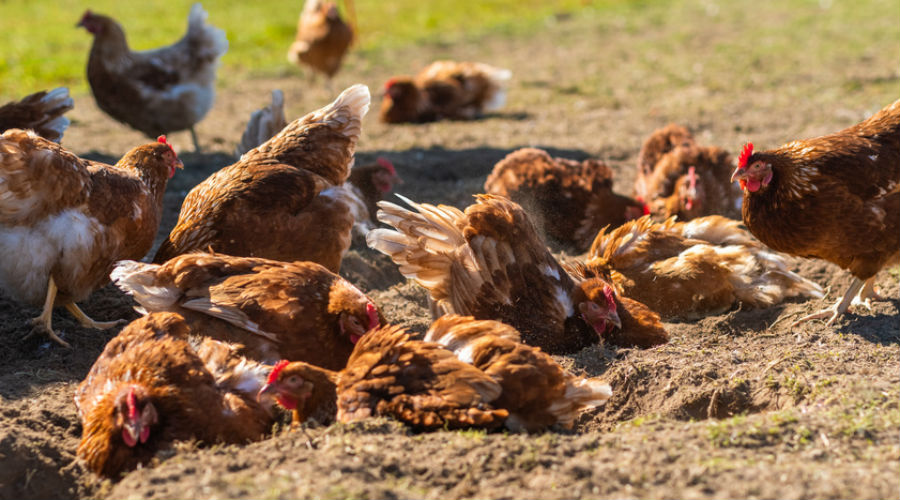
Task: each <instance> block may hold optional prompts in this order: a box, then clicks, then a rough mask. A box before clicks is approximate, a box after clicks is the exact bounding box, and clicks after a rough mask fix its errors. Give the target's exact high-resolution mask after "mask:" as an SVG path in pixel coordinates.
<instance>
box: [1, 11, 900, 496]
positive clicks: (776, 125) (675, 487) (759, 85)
mask: <svg viewBox="0 0 900 500" xmlns="http://www.w3.org/2000/svg"><path fill="white" fill-rule="evenodd" d="M699 24H703V23H699ZM679 29H681V28H678V27H672V26H666V25H662V26H661V27H659V28H658V29H657V30H655V31H653V32H635V31H634V30H631V29H628V26H626V23H624V22H621V23H620V22H619V20H617V19H609V20H597V19H590V20H583V19H571V18H560V19H558V20H556V21H554V22H550V23H548V25H547V26H546V27H545V28H544V29H542V30H540V31H539V32H537V33H535V35H534V36H533V37H529V38H527V39H521V38H517V39H510V38H504V37H502V36H494V37H489V38H484V39H478V40H470V41H467V42H465V43H460V44H456V45H453V46H452V47H451V46H438V45H436V46H426V47H418V48H409V49H407V50H404V51H399V52H398V53H395V54H392V56H391V58H390V59H389V60H385V61H375V62H372V61H368V60H366V59H364V58H363V57H362V56H361V55H358V54H357V55H354V56H353V57H352V58H351V60H350V61H349V65H348V67H347V68H346V69H345V70H344V71H343V72H342V73H341V74H340V75H338V77H337V79H336V81H335V82H334V85H333V88H332V90H331V91H329V90H328V89H326V88H324V86H323V85H322V84H321V83H316V84H311V83H310V82H309V81H307V80H305V79H304V78H302V77H297V76H296V75H292V76H285V77H279V78H266V79H259V78H257V79H247V80H241V81H236V82H229V84H227V85H225V86H224V88H222V89H221V90H220V92H219V95H218V98H217V102H216V106H215V108H214V109H213V111H212V112H211V113H210V115H209V117H208V118H207V119H206V120H205V121H204V122H202V123H201V124H200V126H199V129H198V132H199V135H200V137H201V142H202V146H203V148H204V152H203V153H192V152H184V153H182V158H183V160H184V163H185V166H186V169H185V171H183V172H179V173H178V174H177V176H176V177H175V179H174V180H173V182H172V183H171V184H170V187H169V189H168V192H167V194H166V217H165V220H164V222H163V226H162V227H161V228H160V238H161V237H162V235H163V234H166V233H167V232H168V230H169V229H170V228H171V226H172V225H173V224H174V221H175V218H176V216H177V213H178V210H179V207H180V203H181V199H182V198H183V197H184V195H185V194H186V192H187V191H188V190H189V189H190V187H191V186H193V185H194V184H196V183H197V182H199V181H200V180H202V179H203V178H205V177H206V176H207V175H209V174H210V173H211V172H213V171H215V170H216V169H218V168H221V167H222V166H225V165H227V164H229V163H230V162H231V161H233V157H232V156H231V150H232V148H233V147H234V144H235V143H236V142H237V140H238V139H239V137H240V133H241V130H242V128H243V125H244V123H245V120H246V118H247V116H249V113H250V111H251V110H253V109H255V108H257V107H259V106H261V105H263V104H265V103H266V102H267V101H268V93H269V91H270V90H271V89H273V88H281V89H283V90H284V91H285V95H286V102H287V108H288V109H287V111H288V116H300V115H302V114H304V113H305V112H307V111H310V110H312V109H315V108H318V107H320V106H321V105H323V104H325V103H326V102H328V101H330V100H331V99H332V98H333V96H334V95H335V94H336V91H337V90H339V89H340V88H344V87H346V86H348V85H349V84H351V83H355V82H357V81H361V82H364V83H367V84H369V85H370V87H371V88H372V89H373V91H374V92H375V93H376V94H377V92H378V90H377V89H378V88H379V86H380V83H381V82H383V81H384V80H385V79H386V78H387V77H388V76H390V74H391V73H397V72H409V71H413V70H414V69H415V68H417V67H419V66H421V65H423V64H425V63H427V62H428V61H430V60H431V59H432V58H434V57H452V58H457V59H478V60H483V61H486V62H492V63H494V64H497V65H499V66H504V67H509V68H512V69H513V70H514V73H515V79H514V82H513V85H512V88H511V90H510V98H509V102H508V105H507V106H506V108H505V109H504V110H503V111H502V112H500V113H498V114H496V115H493V116H490V117H487V118H486V119H484V120H481V121H478V122H472V123H459V122H456V123H454V122H449V123H437V124H429V125H419V126H392V127H388V126H385V125H383V124H380V123H378V122H377V121H376V120H375V119H374V118H375V117H374V113H372V114H371V115H370V116H369V118H367V120H366V122H365V127H364V134H363V137H362V139H361V141H360V143H359V151H358V155H357V156H358V159H357V161H358V162H366V161H369V160H372V159H374V157H375V156H376V155H384V156H386V157H388V158H389V159H391V160H392V161H394V163H395V165H396V166H397V170H398V171H399V173H400V174H401V176H402V177H403V178H404V179H405V181H406V183H405V184H403V185H402V186H401V188H400V192H401V193H402V194H404V195H406V196H408V197H410V198H412V199H414V200H418V201H429V202H441V203H450V204H454V205H457V206H460V207H464V206H466V205H467V204H469V203H470V200H471V198H470V196H471V194H473V193H477V192H479V190H480V189H481V186H482V183H483V182H484V179H485V177H486V176H487V174H488V172H489V171H490V169H491V167H492V166H493V164H494V163H495V162H496V161H497V160H499V159H500V158H502V157H503V156H504V155H505V154H507V153H508V152H510V151H511V150H513V149H515V148H518V147H522V146H539V147H546V148H549V149H551V152H552V153H553V154H555V155H560V156H568V157H572V158H576V159H578V158H584V157H587V156H598V157H600V158H603V159H604V160H606V161H608V162H609V163H610V165H612V166H613V168H614V169H615V171H616V175H617V178H616V185H617V189H618V190H619V191H622V192H626V193H627V192H629V191H630V185H631V183H632V181H633V178H634V173H633V169H634V164H635V159H636V156H637V152H638V149H639V147H640V143H641V141H642V139H643V137H644V136H645V135H646V134H648V133H649V132H650V131H651V130H653V129H654V128H655V127H657V126H661V125H664V124H665V123H668V122H669V121H678V122H681V123H684V124H686V125H688V126H689V127H691V128H692V129H693V130H694V131H695V133H696V135H697V136H698V138H699V140H700V141H701V142H704V143H706V144H716V145H720V146H722V147H726V148H728V149H729V150H731V151H734V152H736V151H738V150H739V147H740V144H741V143H742V142H743V141H745V140H747V139H748V138H752V139H753V140H754V142H755V143H756V144H757V145H758V147H767V146H775V145H778V144H781V143H783V142H786V141H788V140H791V139H794V138H802V137H807V136H811V135H816V134H820V133H826V132H829V131H834V130H839V129H841V128H843V127H845V126H847V125H850V124H852V123H855V122H856V121H858V120H860V119H862V118H864V117H865V116H866V115H868V114H870V113H871V112H874V111H875V110H877V109H879V108H880V107H882V106H884V105H885V104H887V103H889V102H891V101H892V100H894V99H896V97H897V96H896V88H897V82H898V80H900V75H898V73H897V66H896V62H897V50H896V48H892V49H891V50H887V51H875V50H872V51H870V52H869V53H867V54H868V57H864V58H858V59H845V60H836V61H831V62H829V63H828V64H822V65H819V66H817V65H812V66H805V67H803V68H802V70H798V71H799V72H798V73H797V74H792V75H790V76H789V77H786V76H785V74H784V73H783V72H782V73H779V72H778V71H775V69H777V68H775V69H773V71H771V72H766V71H760V73H759V74H754V75H753V78H754V84H753V85H751V86H750V87H749V88H747V87H741V91H740V92H727V89H726V90H723V89H722V87H721V86H716V85H712V84H711V83H710V81H711V80H710V79H708V78H707V77H704V76H702V66H701V70H698V69H697V65H698V64H701V62H704V61H706V62H708V63H709V64H710V65H711V66H712V65H714V64H715V63H716V61H715V60H714V58H715V57H716V55H715V51H714V50H713V49H711V48H708V46H709V44H708V43H707V42H708V41H709V39H710V37H715V36H724V35H722V34H721V33H717V30H716V28H715V27H714V26H706V27H705V28H704V29H702V30H701V31H702V33H700V34H702V35H704V36H699V37H698V38H690V39H689V40H688V41H686V42H685V45H684V46H683V47H682V48H683V49H684V50H686V51H693V52H694V54H693V55H692V56H689V57H688V58H687V59H685V60H681V63H680V64H679V63H678V61H675V62H674V63H673V64H667V63H666V62H665V61H661V59H665V58H667V57H669V56H671V55H672V54H671V50H672V49H671V47H669V44H668V40H669V39H670V38H669V37H670V36H671V35H672V33H673V32H678V30H679ZM698 29H700V28H698ZM704 30H705V31H704ZM599 47H603V48H604V49H603V50H600V49H598V48H599ZM639 49H640V50H639ZM681 57H686V56H685V55H684V54H682V55H681ZM695 59H696V60H695ZM682 70H683V71H682ZM698 71H699V73H698ZM723 78H724V79H726V80H727V79H728V78H727V77H723ZM848 82H852V83H853V84H852V85H851V84H849V83H848ZM885 82H887V83H885ZM822 88H831V89H833V90H831V91H829V92H818V90H820V89H822ZM375 101H376V102H375V106H373V108H375V107H377V103H378V97H377V95H376V97H375ZM71 116H72V118H73V119H74V123H73V125H72V127H71V128H70V129H69V131H68V132H67V134H66V137H65V138H64V141H63V143H64V145H66V146H68V147H69V148H71V149H72V150H74V151H75V152H76V153H79V154H83V155H85V156H89V157H93V158H98V159H105V160H110V161H112V160H114V159H115V158H117V157H118V156H120V155H121V154H122V153H123V152H124V151H126V150H127V149H129V148H130V147H132V146H134V145H135V144H139V143H142V142H144V140H145V139H144V138H143V137H141V136H140V135H139V134H138V133H136V132H134V131H131V130H128V129H127V128H125V127H123V126H120V125H119V124H117V123H115V122H113V121H112V120H111V119H109V118H107V117H106V116H104V115H103V114H102V113H100V112H99V111H98V110H97V108H96V106H95V105H94V103H93V100H92V98H91V97H90V96H79V97H77V98H76V109H75V110H74V111H73V112H72V113H71ZM736 117H740V118H739V119H737V118H736ZM170 139H172V140H173V141H174V142H175V143H176V145H180V146H182V149H184V150H189V149H190V139H189V136H188V135H187V134H185V133H182V134H175V135H173V136H172V137H171V138H170ZM559 250H561V251H564V250H565V249H559ZM0 258H14V257H13V256H2V257H0ZM797 270H798V272H800V274H802V275H804V276H806V277H808V278H810V279H813V280H815V281H817V282H818V283H821V284H822V285H823V286H826V287H829V289H830V293H829V295H828V298H827V301H832V300H835V297H836V296H837V295H839V294H841V293H842V292H843V289H844V288H845V287H846V286H847V285H848V284H849V277H848V276H847V274H846V273H845V272H843V271H841V270H840V269H838V268H836V267H835V266H832V265H830V264H827V263H824V262H819V261H798V262H797ZM343 274H344V275H346V276H347V277H348V278H350V279H351V280H352V281H353V282H354V283H356V284H357V285H358V286H360V287H361V288H363V289H365V290H366V291H367V292H368V293H369V294H370V296H372V297H373V298H374V299H375V300H376V302H378V303H379V304H380V305H381V306H382V307H383V310H384V313H385V315H386V316H387V317H388V318H389V319H390V320H392V321H393V322H396V323H401V324H405V325H408V326H410V327H411V328H413V329H416V330H422V329H424V328H425V327H426V326H427V325H428V323H429V319H430V318H429V316H428V311H427V307H426V303H425V299H426V296H425V293H424V292H423V291H422V290H421V289H419V288H418V287H416V286H415V285H413V284H410V283H407V282H405V280H403V278H402V277H401V276H400V275H399V273H397V271H396V269H395V267H394V266H393V264H392V263H391V262H390V261H389V260H387V259H386V258H385V257H383V256H381V255H380V254H376V253H375V252H373V251H371V250H369V249H367V248H365V247H363V246H360V245H356V246H354V248H353V249H352V250H351V252H350V253H349V254H348V255H347V257H346V259H345V261H344V267H343ZM897 278H898V270H897V269H893V270H887V271H885V272H883V273H882V275H881V276H880V278H879V281H878V284H879V286H880V287H881V290H882V292H883V294H884V295H885V296H886V297H888V298H889V299H888V300H886V301H883V302H879V303H878V304H877V305H875V307H874V308H873V310H872V311H871V312H869V311H865V310H863V311H855V312H854V313H853V314H850V315H848V316H847V317H845V318H843V319H842V320H840V321H839V322H838V324H837V325H836V326H835V327H830V328H829V327H825V326H824V325H823V324H822V323H819V322H814V323H809V324H806V325H803V326H801V327H798V328H793V329H792V328H790V326H789V325H790V323H791V322H790V321H788V320H784V321H777V320H779V319H782V318H787V319H789V317H793V316H797V315H800V314H801V313H807V312H810V311H812V310H814V309H816V308H821V307H823V306H824V305H825V304H826V300H822V301H815V300H814V301H809V302H802V301H799V302H792V303H787V304H783V305H781V306H778V307H773V308H771V309H767V310H741V309H736V310H733V311H730V312H728V313H726V314H722V315H719V316H712V317H708V318H705V319H703V320H700V321H694V322H678V323H669V324H667V327H668V328H669V331H670V332H671V335H672V341H671V342H670V343H669V344H668V345H665V346H661V347H658V348H655V349H650V350H631V349H608V348H605V347H602V346H595V347H591V348H587V349H585V350H583V351H582V352H579V353H577V354H575V355H572V356H560V357H557V360H558V361H559V362H561V363H563V364H564V365H565V366H567V367H569V368H571V369H572V370H574V371H576V372H580V373H584V374H586V375H589V376H602V377H604V378H605V379H606V380H608V381H609V383H610V384H611V385H612V387H613V391H614V397H613V399H612V400H610V401H609V402H608V403H607V404H606V405H605V406H604V407H602V408H600V409H597V410H596V411H592V412H587V413H585V414H584V415H583V416H582V417H581V418H580V419H579V420H578V422H577V425H576V426H575V428H574V429H573V430H571V431H564V430H552V431H550V432H547V433H544V434H541V435H518V434H505V433H494V434H484V433H481V432H435V433H430V434H413V433H411V432H409V431H408V430H406V429H405V428H403V427H402V426H399V425H397V424H395V423H392V422H389V421H382V420H375V421H370V422H363V423H360V424H355V425H350V426H345V425H334V426H331V427H328V428H313V429H310V430H309V436H310V438H311V439H307V437H305V436H303V435H302V434H301V433H296V432H295V433H286V432H282V431H281V430H279V429H275V430H274V431H273V436H272V437H271V438H270V439H267V440H265V441H262V442H259V443H254V444H251V445H248V446H243V447H237V446H230V447H222V446H213V447H211V448H210V447H201V446H198V445H197V444H195V443H185V444H183V445H179V446H178V447H176V449H173V450H167V451H164V452H161V453H160V454H159V457H158V458H159V459H158V462H157V463H154V464H152V465H151V466H150V467H147V468H144V469H142V470H138V471H135V472H132V473H130V474H128V475H127V476H126V477H124V479H122V480H121V481H120V482H118V483H115V484H114V483H111V482H109V481H99V480H97V479H96V478H95V477H93V476H92V475H91V474H89V473H87V472H86V471H85V470H84V468H83V467H82V465H81V464H80V463H78V461H77V460H75V450H76V447H77V444H78V441H79V438H80V434H81V425H80V423H79V421H78V418H77V417H76V413H75V408H74V405H73V404H72V394H73V391H74V388H75V386H76V385H77V384H78V382H79V381H80V380H81V379H82V378H83V377H84V375H85V374H86V373H87V371H88V369H89V368H90V366H91V364H92V363H93V361H94V359H95V358H96V357H97V355H98V354H99V353H100V351H101V350H102V349H103V346H104V345H105V343H106V342H107V341H108V340H109V339H110V338H112V336H113V335H115V333H116V331H110V332H98V331H92V330H86V329H83V328H80V327H79V326H78V325H77V323H76V322H75V321H74V320H73V319H72V318H71V317H70V316H69V315H68V314H67V313H65V312H64V311H58V312H57V313H56V314H55V315H54V326H55V327H56V328H58V329H59V330H61V331H62V333H63V337H64V338H65V339H66V340H68V341H69V342H70V343H71V344H72V345H73V349H71V350H70V349H63V348H60V347H58V346H56V345H51V344H49V343H47V342H45V341H44V340H42V339H34V338H33V339H29V340H27V341H22V340H21V338H22V337H23V336H24V335H25V334H26V333H27V332H28V327H27V326H26V322H27V320H28V318H30V317H33V316H36V315H37V314H38V312H39V311H37V310H35V309H32V308H27V307H21V306H19V305H17V304H15V303H13V302H11V301H9V300H7V299H5V298H0V328H2V331H0V499H6V498H26V499H27V498H107V497H109V498H262V497H266V498H468V497H477V498H571V497H585V498H593V497H617V498H623V497H648V498H649V497H653V498H676V497H677V498H751V497H753V498H847V497H854V498H884V497H888V496H894V497H895V496H896V495H897V492H898V490H900V476H898V474H897V471H898V465H900V445H898V440H897V429H898V427H900V408H898V406H900V392H898V383H900V376H898V370H897V368H898V360H900V347H898V344H900V315H898V306H900V304H898V299H897V297H898V296H900V287H898V279H897ZM83 307H84V310H85V311H86V312H87V313H88V314H89V315H91V316H92V317H95V318H97V319H101V320H106V319H113V318H134V317H136V313H134V312H133V311H132V309H131V307H132V302H131V301H130V299H129V298H128V297H126V296H124V295H123V294H121V293H120V292H118V291H117V290H116V289H114V288H112V287H106V288H104V289H102V290H99V291H97V292H96V293H95V294H94V295H93V296H92V297H91V299H90V300H89V301H87V302H85V304H84V305H83Z"/></svg>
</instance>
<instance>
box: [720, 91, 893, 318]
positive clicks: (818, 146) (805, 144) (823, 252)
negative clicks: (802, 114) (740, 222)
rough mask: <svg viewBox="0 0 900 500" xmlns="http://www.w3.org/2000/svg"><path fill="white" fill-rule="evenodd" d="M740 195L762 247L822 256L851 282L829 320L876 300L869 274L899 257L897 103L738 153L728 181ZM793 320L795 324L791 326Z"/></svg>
mask: <svg viewBox="0 0 900 500" xmlns="http://www.w3.org/2000/svg"><path fill="white" fill-rule="evenodd" d="M735 180H736V181H738V182H739V183H740V187H741V189H742V190H743V192H744V199H743V207H742V209H741V210H742V215H743V219H744V224H746V225H747V228H748V229H749V230H750V232H751V233H753V235H754V236H756V237H757V238H759V240H760V241H762V242H763V243H765V244H766V245H768V246H770V247H772V248H774V249H775V250H778V251H779V252H785V253H788V254H791V255H798V256H800V257H807V258H819V259H825V260H827V261H829V262H832V263H834V264H837V265H838V266H840V267H842V268H844V269H847V270H848V271H850V273H851V274H852V275H853V282H852V283H851V284H850V287H849V288H848V289H847V292H846V293H845V294H844V296H843V297H842V298H841V299H839V300H838V301H837V302H836V303H835V304H834V305H833V306H831V307H829V308H826V309H824V310H822V311H820V312H817V313H814V314H811V315H809V316H805V317H803V318H801V319H800V320H798V321H797V323H800V322H804V321H808V320H811V319H827V324H828V325H832V324H833V323H834V322H835V320H837V318H838V317H839V316H841V315H842V314H844V313H845V312H847V309H848V308H849V307H850V305H857V304H859V305H864V306H866V307H867V308H869V309H871V302H870V301H871V300H872V299H875V300H878V299H879V298H880V297H879V295H878V293H877V292H876V290H875V276H876V275H877V274H878V272H879V271H880V270H881V269H883V268H884V267H885V266H890V265H893V264H895V263H897V262H898V261H900V100H897V101H895V102H894V103H893V104H891V105H889V106H887V107H886V108H884V109H882V110H881V111H879V112H878V113H875V114H874V115H873V116H871V117H870V118H868V119H867V120H865V121H863V122H861V123H858V124H856V125H853V126H851V127H848V128H846V129H844V130H842V131H840V132H836V133H834V134H830V135H825V136H822V137H816V138H814V139H806V140H800V141H793V142H790V143H788V144H785V145H784V146H782V147H780V148H778V149H773V150H768V151H758V152H754V151H753V145H752V144H747V145H746V146H745V147H744V150H743V151H742V152H741V155H740V158H739V160H738V166H737V169H735V171H734V174H733V175H732V181H735ZM795 324H796V323H795Z"/></svg>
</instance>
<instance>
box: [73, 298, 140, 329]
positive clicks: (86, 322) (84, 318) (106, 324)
mask: <svg viewBox="0 0 900 500" xmlns="http://www.w3.org/2000/svg"><path fill="white" fill-rule="evenodd" d="M65 308H66V310H67V311H69V312H70V313H72V316H75V319H76V320H78V323H79V324H81V326H83V327H85V328H95V329H97V330H108V329H110V328H112V327H114V326H116V325H121V324H122V323H125V322H126V321H125V320H124V319H117V320H115V321H94V320H93V319H91V317H90V316H88V315H87V314H85V313H84V311H82V310H81V308H80V307H78V305H77V304H75V303H74V302H69V303H68V304H66V305H65Z"/></svg>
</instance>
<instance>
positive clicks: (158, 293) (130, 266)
mask: <svg viewBox="0 0 900 500" xmlns="http://www.w3.org/2000/svg"><path fill="white" fill-rule="evenodd" d="M159 267H160V266H159V265H158V264H145V263H143V262H137V261H133V260H120V261H119V262H117V263H116V267H115V268H113V270H112V272H111V273H110V275H109V277H110V279H112V281H113V283H115V284H116V286H118V287H119V289H120V290H122V291H123V292H125V293H127V294H129V295H131V296H132V297H134V300H135V301H137V303H138V304H140V305H141V306H142V307H143V309H144V310H145V311H150V312H153V311H165V310H169V309H170V308H171V307H172V306H173V305H174V304H175V302H176V301H177V300H178V298H179V297H180V296H181V291H180V290H179V289H178V288H176V287H174V286H173V287H165V286H159V285H158V284H157V283H156V271H157V270H158V269H159Z"/></svg>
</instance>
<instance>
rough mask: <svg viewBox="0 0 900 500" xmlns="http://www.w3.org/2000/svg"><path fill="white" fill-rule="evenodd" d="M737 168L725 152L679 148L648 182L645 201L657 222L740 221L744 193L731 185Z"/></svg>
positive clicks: (662, 160)
mask: <svg viewBox="0 0 900 500" xmlns="http://www.w3.org/2000/svg"><path fill="white" fill-rule="evenodd" d="M733 170H734V165H733V163H732V161H731V156H730V155H729V154H728V152H726V151H725V150H723V149H720V148H717V147H708V146H696V145H680V146H677V147H675V148H673V149H672V150H670V151H669V152H667V153H665V154H664V155H662V157H660V159H659V161H657V163H656V166H655V167H654V170H653V171H652V172H651V173H650V175H649V176H648V177H646V178H645V181H646V186H645V191H644V193H643V196H644V199H646V200H647V203H648V204H649V205H650V211H651V213H652V214H653V215H654V217H655V218H657V219H662V220H664V219H667V218H669V217H671V216H673V215H677V216H678V218H679V219H680V220H682V221H684V220H690V219H693V218H695V217H702V216H705V215H724V216H726V217H734V218H737V217H738V214H739V213H740V204H741V193H740V190H739V189H737V188H736V186H735V184H734V183H733V182H731V173H732V171H733Z"/></svg>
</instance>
